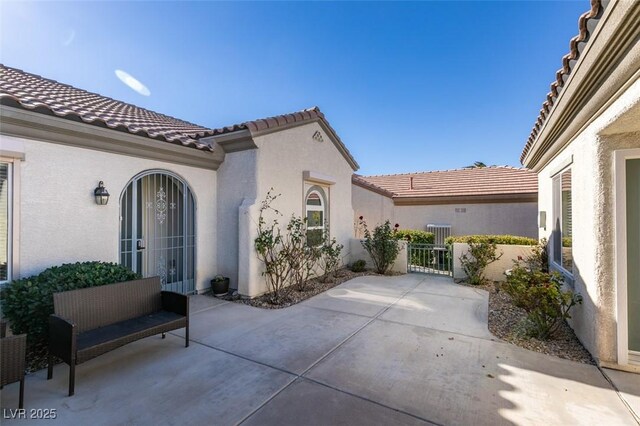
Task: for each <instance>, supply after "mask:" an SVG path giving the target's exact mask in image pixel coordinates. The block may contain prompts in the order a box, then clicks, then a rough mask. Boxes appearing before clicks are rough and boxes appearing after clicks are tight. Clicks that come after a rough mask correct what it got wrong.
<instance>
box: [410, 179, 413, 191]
mask: <svg viewBox="0 0 640 426" xmlns="http://www.w3.org/2000/svg"><path fill="white" fill-rule="evenodd" d="M409 189H410V190H413V176H411V177H410V178H409Z"/></svg>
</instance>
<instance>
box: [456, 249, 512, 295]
mask: <svg viewBox="0 0 640 426" xmlns="http://www.w3.org/2000/svg"><path fill="white" fill-rule="evenodd" d="M467 244H469V251H468V252H467V253H464V254H463V255H462V256H460V263H461V264H462V269H464V272H465V274H467V277H468V278H467V279H468V281H469V283H470V284H473V285H480V284H483V283H484V281H485V278H484V270H485V269H486V267H487V266H489V265H490V264H492V263H493V262H495V261H496V260H498V259H500V258H501V257H502V253H500V254H499V255H497V254H496V243H493V242H488V241H480V242H477V241H469V242H468V243H467Z"/></svg>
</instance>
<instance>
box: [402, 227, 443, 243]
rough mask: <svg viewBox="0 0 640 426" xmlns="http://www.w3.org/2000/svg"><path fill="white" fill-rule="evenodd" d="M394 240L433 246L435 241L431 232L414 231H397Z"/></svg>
mask: <svg viewBox="0 0 640 426" xmlns="http://www.w3.org/2000/svg"><path fill="white" fill-rule="evenodd" d="M396 238H398V239H400V240H407V241H409V242H411V243H413V244H433V243H434V241H435V235H433V232H427V231H418V230H415V229H398V230H397V231H396Z"/></svg>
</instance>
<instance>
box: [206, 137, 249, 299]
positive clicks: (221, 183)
mask: <svg viewBox="0 0 640 426" xmlns="http://www.w3.org/2000/svg"><path fill="white" fill-rule="evenodd" d="M257 155H258V151H257V150H255V149H252V150H248V151H240V152H233V153H229V154H227V155H226V156H225V161H224V162H223V163H222V165H221V166H220V168H219V169H218V192H217V194H218V200H219V202H218V206H217V209H218V223H217V226H216V228H217V241H216V243H217V247H218V251H217V252H218V271H217V273H219V274H222V275H224V276H226V277H229V279H230V283H229V285H230V286H231V287H232V288H235V289H237V288H238V275H239V268H246V267H247V264H246V262H247V260H244V261H243V262H239V260H238V256H239V241H246V240H248V239H249V238H250V237H249V236H248V235H243V236H242V238H240V237H239V235H240V222H239V209H240V206H241V204H242V203H243V201H244V200H245V199H246V200H248V202H249V204H253V203H254V202H255V200H256V197H257V183H256V173H257Z"/></svg>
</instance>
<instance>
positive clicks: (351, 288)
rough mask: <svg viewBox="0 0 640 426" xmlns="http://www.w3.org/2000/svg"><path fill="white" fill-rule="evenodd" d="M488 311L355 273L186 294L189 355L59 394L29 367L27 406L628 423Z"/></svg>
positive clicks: (134, 350)
mask: <svg viewBox="0 0 640 426" xmlns="http://www.w3.org/2000/svg"><path fill="white" fill-rule="evenodd" d="M487 305H488V294H487V293H486V292H484V291H482V290H476V289H472V288H469V287H463V286H458V285H455V284H453V283H452V282H451V280H450V279H449V278H445V277H433V276H426V275H404V276H398V277H393V278H386V277H361V278H357V279H354V280H351V281H349V282H346V283H344V284H342V285H340V286H338V287H335V288H334V289H332V290H330V291H328V292H326V293H324V294H321V295H318V296H316V297H314V298H312V299H309V300H308V301H306V302H303V303H301V304H299V305H296V306H293V307H290V308H287V309H281V310H263V309H257V308H252V307H249V306H244V305H239V304H235V303H228V302H220V301H218V300H215V299H212V298H208V297H205V296H196V297H194V298H193V299H192V312H193V314H192V317H191V324H192V327H191V337H192V340H193V343H192V345H191V346H190V347H189V348H187V349H185V348H184V347H183V340H182V339H180V337H179V335H180V333H176V334H175V335H169V336H168V337H167V339H166V340H162V339H160V338H159V337H151V338H148V339H145V340H142V341H139V342H135V343H132V344H130V345H127V346H125V347H123V348H120V349H118V350H116V351H113V352H111V353H109V354H106V355H103V356H101V357H99V358H96V359H94V360H92V361H89V362H87V363H85V364H82V365H80V366H79V367H78V370H77V380H76V395H75V396H74V397H71V398H69V397H67V396H66V391H67V387H66V383H67V377H68V376H67V374H68V368H67V367H66V366H65V365H59V366H57V367H56V368H55V372H54V379H53V380H52V381H47V380H46V371H40V372H38V373H35V374H33V375H30V376H29V377H28V379H27V387H26V408H27V409H32V408H34V409H35V408H49V409H53V408H54V409H56V410H57V418H56V419H55V420H52V421H47V424H50V423H58V424H92V425H99V424H109V425H113V424H154V425H155V424H180V425H184V424H194V425H198V424H203V425H204V424H216V425H228V424H229V425H231V424H238V423H243V424H247V425H265V424H266V425H270V424H273V425H275V424H278V425H280V424H299V425H334V424H338V425H340V424H344V425H347V424H348V425H360V424H362V425H365V424H366V425H371V424H380V425H390V424H432V423H435V424H447V425H468V424H474V425H496V424H519V425H521V424H525V425H526V424H531V425H534V424H535V425H538V424H545V425H554V424H557V425H561V424H590V425H602V424H606V425H617V424H620V425H635V424H636V422H635V420H634V418H633V416H632V414H631V412H630V408H629V406H630V404H629V403H628V402H627V403H625V402H623V399H622V398H623V397H625V395H626V397H627V398H628V400H631V401H633V402H635V401H637V398H638V397H639V396H640V395H638V393H637V390H634V389H637V388H634V387H633V386H628V387H626V389H625V391H624V392H622V391H621V392H620V393H618V392H616V391H615V390H614V389H613V387H612V386H611V385H610V383H609V382H608V381H607V380H606V379H605V377H604V376H603V375H602V373H601V372H600V371H599V370H598V369H597V368H596V367H593V366H589V365H584V364H579V363H575V362H571V361H567V360H562V359H558V358H554V357H550V356H546V355H542V354H538V353H535V352H531V351H527V350H525V349H521V348H518V347H516V346H513V345H510V344H507V343H504V342H500V341H498V339H496V338H494V337H493V336H492V335H491V334H490V333H489V331H488V330H487V325H486V324H487ZM625 377H626V380H628V381H630V382H635V379H636V376H625ZM17 390H18V389H17V385H16V384H13V385H9V386H6V387H5V388H4V390H3V391H2V408H3V409H8V408H15V407H16V406H17V393H18V392H17ZM28 414H30V413H29V410H27V415H28ZM7 416H10V412H9V411H8V410H6V411H4V412H3V417H7ZM2 422H3V423H4V422H8V420H7V419H5V418H3V420H2ZM16 423H22V422H16Z"/></svg>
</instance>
